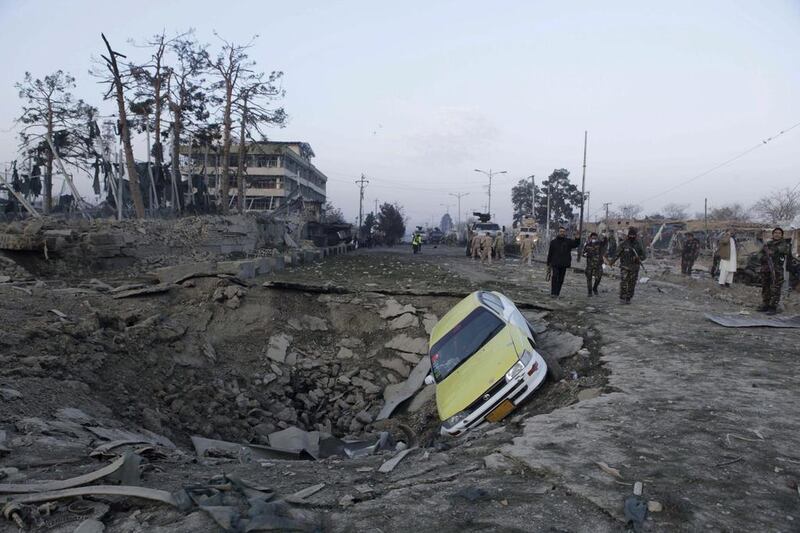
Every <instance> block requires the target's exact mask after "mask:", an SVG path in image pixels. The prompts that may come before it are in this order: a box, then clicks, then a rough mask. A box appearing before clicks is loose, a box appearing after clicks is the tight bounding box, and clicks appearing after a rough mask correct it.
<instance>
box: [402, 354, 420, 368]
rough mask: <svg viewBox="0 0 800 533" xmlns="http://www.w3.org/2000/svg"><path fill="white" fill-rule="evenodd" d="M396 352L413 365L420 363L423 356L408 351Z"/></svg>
mask: <svg viewBox="0 0 800 533" xmlns="http://www.w3.org/2000/svg"><path fill="white" fill-rule="evenodd" d="M396 353H397V355H398V356H399V357H400V358H401V359H403V360H404V361H408V362H409V363H411V364H412V365H416V364H417V363H419V360H420V358H421V357H422V356H420V355H419V354H415V353H407V352H396Z"/></svg>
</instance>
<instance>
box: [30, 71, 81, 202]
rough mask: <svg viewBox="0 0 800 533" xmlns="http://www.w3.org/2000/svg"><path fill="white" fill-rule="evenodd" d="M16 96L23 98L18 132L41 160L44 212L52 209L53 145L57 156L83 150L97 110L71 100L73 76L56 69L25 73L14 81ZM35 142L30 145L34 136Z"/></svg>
mask: <svg viewBox="0 0 800 533" xmlns="http://www.w3.org/2000/svg"><path fill="white" fill-rule="evenodd" d="M15 87H16V88H17V90H18V91H19V97H20V98H22V99H23V100H24V103H23V105H22V114H21V115H20V116H19V117H18V118H17V122H18V123H20V124H23V125H24V127H23V129H22V131H21V132H20V138H21V140H22V143H23V145H24V146H25V147H26V148H27V149H28V151H29V153H31V155H33V156H34V158H35V160H36V164H38V163H39V160H40V159H43V160H44V165H45V174H44V200H43V202H42V204H43V207H44V212H45V213H49V212H50V210H51V209H52V208H53V158H54V156H55V154H53V151H52V149H51V146H54V147H55V148H56V150H58V151H59V154H60V155H66V154H67V153H69V152H72V153H73V155H79V154H83V153H85V151H84V150H81V149H82V148H83V147H84V143H86V142H87V141H86V139H87V138H89V137H91V135H92V133H94V130H93V129H92V130H90V126H89V125H90V123H91V121H93V120H94V118H95V116H96V113H97V110H96V109H95V108H93V107H92V106H89V105H87V104H86V103H84V102H83V100H75V99H74V97H73V96H72V94H71V93H70V92H69V90H70V89H73V88H74V87H75V78H74V77H72V76H71V75H69V74H67V73H65V72H64V71H62V70H58V71H56V72H54V73H53V74H49V75H47V76H45V77H44V79H38V78H37V79H34V78H33V76H32V75H31V73H30V72H26V73H25V78H24V79H23V81H22V82H20V83H17V84H15ZM37 137H38V141H37V142H36V144H33V143H34V141H35V140H36V139H37Z"/></svg>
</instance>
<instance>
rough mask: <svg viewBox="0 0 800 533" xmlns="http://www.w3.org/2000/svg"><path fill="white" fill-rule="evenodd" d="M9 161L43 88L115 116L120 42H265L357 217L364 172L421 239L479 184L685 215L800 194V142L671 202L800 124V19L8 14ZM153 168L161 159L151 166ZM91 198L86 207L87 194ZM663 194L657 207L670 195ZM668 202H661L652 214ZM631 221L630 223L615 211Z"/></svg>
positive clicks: (362, 7)
mask: <svg viewBox="0 0 800 533" xmlns="http://www.w3.org/2000/svg"><path fill="white" fill-rule="evenodd" d="M0 22H2V31H0V65H2V66H3V71H2V74H3V76H2V81H0V161H3V162H5V161H10V160H12V159H14V157H15V153H16V146H17V142H16V131H15V130H16V128H15V127H14V124H13V120H14V117H15V116H17V115H18V114H19V112H20V101H19V98H18V97H17V91H16V90H15V89H14V83H15V82H16V81H20V80H21V79H22V77H23V75H24V73H25V71H26V70H27V71H30V72H31V73H32V74H33V75H34V76H36V77H43V76H44V75H46V74H48V73H51V72H52V71H54V70H57V69H63V70H65V71H68V72H70V73H72V74H73V75H75V77H76V78H77V83H78V87H77V89H76V90H75V91H74V92H75V94H76V96H78V97H81V98H83V99H85V100H86V101H88V102H90V103H93V104H95V105H100V106H101V110H102V111H105V112H111V111H112V110H113V107H112V106H111V105H109V103H105V104H101V102H100V100H101V97H102V92H101V89H100V87H99V86H98V85H97V84H96V81H95V80H94V79H93V78H91V77H90V76H89V75H88V73H87V72H88V69H89V68H90V66H91V60H90V58H91V56H92V55H95V56H97V55H98V54H99V53H100V52H101V51H102V46H103V43H102V41H101V39H100V32H101V31H102V32H104V33H105V34H106V35H107V36H108V38H109V39H110V40H111V42H112V45H113V46H114V47H115V48H116V49H117V50H119V51H122V52H130V53H131V56H136V54H137V53H141V52H140V51H137V50H135V49H133V48H132V47H131V46H130V45H129V44H128V43H127V42H126V41H127V40H128V39H130V38H133V39H136V40H143V39H145V38H147V37H148V36H150V35H152V34H154V33H157V32H159V31H160V30H161V29H162V28H165V29H166V30H167V32H169V33H174V32H177V31H181V30H185V29H187V28H190V27H192V28H195V29H196V30H197V34H198V36H199V38H200V39H201V40H202V41H204V42H208V43H210V44H211V45H212V49H213V48H214V47H216V46H217V45H218V41H217V40H216V39H215V37H214V35H213V31H214V30H216V31H217V32H218V33H219V34H220V35H222V36H225V37H226V38H227V39H232V40H241V41H247V40H249V39H250V37H251V36H252V35H254V34H259V35H260V38H259V39H258V40H257V42H256V45H255V47H254V48H253V49H252V54H251V55H252V57H253V58H254V59H255V60H256V61H257V62H258V64H259V65H260V67H261V68H262V69H264V70H267V71H268V70H283V71H284V72H285V78H284V88H285V89H286V92H287V95H286V98H285V101H284V102H283V103H284V106H285V108H286V110H287V112H288V113H289V115H290V122H289V124H288V125H287V127H286V128H284V129H275V130H271V131H270V138H272V139H274V140H302V141H307V142H309V143H311V145H312V147H313V149H314V151H315V152H316V155H317V157H316V159H315V164H316V165H317V166H318V167H319V168H320V169H321V170H322V171H323V172H324V173H325V174H327V175H328V177H329V179H330V181H329V182H328V195H329V198H330V200H331V201H333V202H334V204H336V205H337V206H340V207H341V208H342V209H343V210H344V212H345V214H346V215H347V216H348V217H350V218H352V217H353V216H355V215H356V214H357V212H358V188H357V186H356V185H355V183H354V180H355V179H357V178H358V177H359V176H360V175H361V173H362V172H363V173H364V174H366V176H367V178H368V179H369V180H370V184H369V186H368V187H367V189H366V195H365V196H366V200H367V202H368V206H369V207H370V208H371V206H372V205H373V203H374V200H375V199H378V200H379V201H381V202H383V201H397V202H399V203H400V204H401V205H403V206H404V208H405V211H406V214H407V215H408V216H409V219H410V222H411V223H412V224H422V223H425V222H431V221H435V222H436V224H438V221H439V218H440V217H441V215H442V214H443V212H444V210H445V207H443V206H442V205H441V204H453V207H450V212H451V214H452V215H453V218H456V216H455V212H456V209H455V206H454V204H455V199H454V198H453V197H451V196H449V195H448V193H451V192H452V193H455V192H468V193H469V196H467V197H465V198H464V199H463V200H462V205H461V207H462V211H463V212H467V211H472V210H473V209H479V208H481V207H482V206H483V205H484V204H485V203H486V188H485V184H486V182H487V180H486V178H485V177H484V176H483V175H481V174H478V173H476V172H474V171H473V169H475V168H480V169H486V170H488V169H489V168H492V169H494V170H507V171H508V174H505V175H500V176H498V177H497V178H496V179H495V181H494V186H493V189H492V211H493V212H494V213H496V215H497V219H498V220H499V221H500V222H501V223H505V222H508V221H510V219H511V200H510V190H511V186H512V185H513V184H515V183H516V182H517V181H518V180H519V179H520V178H523V177H526V176H529V175H531V174H534V175H535V176H536V180H537V182H539V181H540V180H542V179H544V178H546V177H547V176H548V175H549V174H550V173H551V172H552V171H553V169H554V168H562V167H563V168H567V169H568V170H569V171H570V172H571V173H572V174H571V177H572V178H573V182H575V183H578V184H580V176H581V163H582V157H583V132H584V130H588V131H589V148H588V166H587V177H586V189H587V190H588V191H591V200H590V209H591V211H592V212H595V211H597V210H599V209H600V207H601V204H602V203H603V202H613V204H614V205H618V204H623V203H640V204H642V205H643V206H644V208H645V212H648V213H650V212H655V211H658V209H659V208H660V207H662V206H663V205H664V204H666V203H669V202H677V203H686V204H691V209H690V211H691V212H695V211H699V210H702V206H703V198H705V197H708V199H709V205H710V206H719V205H722V204H725V203H729V202H740V203H743V204H747V205H749V204H752V203H753V202H754V201H755V200H757V199H758V197H759V196H760V195H763V194H764V193H766V192H769V191H770V190H773V189H779V188H781V187H794V186H795V185H797V184H798V183H800V127H798V128H796V129H794V130H792V131H790V132H788V133H786V134H785V135H782V136H781V137H780V138H777V139H775V140H774V141H771V142H769V143H767V144H765V145H762V147H761V148H759V149H756V150H754V151H753V152H752V153H750V154H748V155H747V156H745V157H742V158H741V159H739V160H737V161H735V162H734V163H732V164H730V165H728V166H725V167H723V168H721V169H719V170H717V171H715V172H713V173H711V174H709V175H707V176H705V177H702V178H700V179H698V180H696V181H694V182H692V183H691V184H689V185H686V186H683V187H679V188H677V189H675V190H674V191H671V192H668V193H666V194H660V193H663V192H664V191H667V190H669V189H671V188H673V187H674V186H675V185H677V184H678V183H680V182H683V181H685V180H687V179H689V178H691V177H693V176H695V175H697V174H700V173H702V172H704V171H706V170H709V169H710V168H712V167H714V166H715V165H717V164H719V163H721V162H723V161H726V160H728V159H730V158H731V157H734V156H736V155H737V154H740V153H742V152H743V151H745V150H747V149H748V148H751V147H753V146H755V145H756V144H758V143H759V142H761V141H762V140H764V139H767V138H769V137H773V136H774V135H776V134H777V133H778V132H780V131H781V130H785V129H787V128H789V127H791V126H793V125H795V124H797V123H798V122H800V98H799V97H798V95H800V1H798V0H783V1H781V0H765V1H762V2H753V1H739V0H714V1H711V0H709V1H702V0H692V1H682V0H677V1H671V2H659V3H655V2H641V1H633V0H631V1H608V2H596V1H595V2H590V1H585V2H579V1H572V2H557V1H553V2H529V1H516V2H504V1H495V2H491V3H489V2H485V1H482V2H478V1H450V2H435V1H425V2H422V1H409V0H406V1H404V2H393V3H389V2H375V1H363V2H332V1H307V2H270V1H252V2H243V1H236V2H228V3H224V2H219V1H215V2H212V1H206V0H191V1H164V0H162V1H147V0H137V1H135V2H132V1H123V0H115V1H113V2H108V1H105V2H100V1H89V0H71V1H69V2H62V1H59V2H56V1H50V2H45V1H16V0H0ZM140 152H142V153H138V154H137V156H138V157H141V158H144V156H145V154H144V153H143V151H140ZM82 189H84V190H88V179H87V181H86V184H85V186H83V187H82ZM656 195H659V196H656ZM654 196H656V197H655V198H653V197H654ZM612 209H613V205H612Z"/></svg>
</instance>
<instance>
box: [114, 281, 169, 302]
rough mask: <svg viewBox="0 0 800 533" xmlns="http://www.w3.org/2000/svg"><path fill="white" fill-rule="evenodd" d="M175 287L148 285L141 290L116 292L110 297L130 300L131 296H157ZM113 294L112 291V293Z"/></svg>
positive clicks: (164, 284)
mask: <svg viewBox="0 0 800 533" xmlns="http://www.w3.org/2000/svg"><path fill="white" fill-rule="evenodd" d="M174 286H175V285H170V284H166V283H163V284H158V285H150V286H148V287H143V288H141V289H131V290H127V291H122V292H117V293H116V294H114V295H113V296H112V298H114V299H120V298H130V297H132V296H145V295H148V294H159V293H162V292H167V291H169V290H171V289H172V288H173V287H174ZM112 292H113V291H112Z"/></svg>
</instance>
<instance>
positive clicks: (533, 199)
mask: <svg viewBox="0 0 800 533" xmlns="http://www.w3.org/2000/svg"><path fill="white" fill-rule="evenodd" d="M531 218H532V219H533V220H534V221H536V180H535V179H534V174H531Z"/></svg>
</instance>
